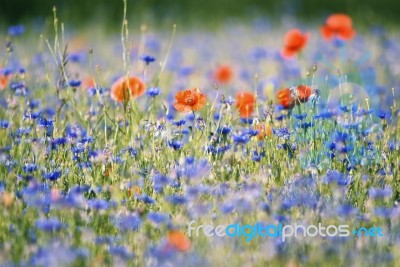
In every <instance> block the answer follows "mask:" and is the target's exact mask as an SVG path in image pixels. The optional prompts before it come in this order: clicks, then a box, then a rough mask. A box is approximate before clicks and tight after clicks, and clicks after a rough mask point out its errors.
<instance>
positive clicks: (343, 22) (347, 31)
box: [321, 14, 356, 40]
mask: <svg viewBox="0 0 400 267" xmlns="http://www.w3.org/2000/svg"><path fill="white" fill-rule="evenodd" d="M321 34H322V36H323V37H324V38H325V39H326V40H331V39H332V38H334V37H339V38H341V39H343V40H350V39H352V38H353V37H354V36H355V35H356V31H355V30H354V29H353V22H352V20H351V18H350V17H349V16H347V15H345V14H333V15H330V16H329V17H328V18H327V20H326V22H325V25H324V26H322V27H321Z"/></svg>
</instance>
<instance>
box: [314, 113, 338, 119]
mask: <svg viewBox="0 0 400 267" xmlns="http://www.w3.org/2000/svg"><path fill="white" fill-rule="evenodd" d="M333 115H334V114H332V113H331V112H329V111H327V112H321V113H319V114H317V115H314V119H323V120H325V119H330V118H332V116H333Z"/></svg>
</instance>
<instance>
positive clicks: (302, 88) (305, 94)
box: [297, 85, 312, 103]
mask: <svg viewBox="0 0 400 267" xmlns="http://www.w3.org/2000/svg"><path fill="white" fill-rule="evenodd" d="M311 94H312V89H311V87H309V86H307V85H299V86H297V95H298V97H299V100H300V102H301V103H304V102H307V100H308V98H309V97H310V95H311Z"/></svg>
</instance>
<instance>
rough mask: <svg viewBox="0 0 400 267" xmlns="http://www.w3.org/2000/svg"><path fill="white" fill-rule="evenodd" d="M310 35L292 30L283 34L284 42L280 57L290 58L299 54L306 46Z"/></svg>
mask: <svg viewBox="0 0 400 267" xmlns="http://www.w3.org/2000/svg"><path fill="white" fill-rule="evenodd" d="M309 38H310V33H302V32H301V31H300V30H299V29H292V30H290V31H288V32H287V33H286V34H285V41H284V46H283V49H282V50H281V55H282V56H283V57H284V58H291V57H293V56H294V55H296V54H297V53H299V52H300V51H301V50H302V49H303V48H304V46H305V45H306V44H307V42H308V39H309Z"/></svg>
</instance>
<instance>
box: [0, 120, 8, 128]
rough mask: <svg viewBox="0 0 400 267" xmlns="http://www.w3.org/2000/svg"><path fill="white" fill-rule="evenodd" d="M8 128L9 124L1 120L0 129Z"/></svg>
mask: <svg viewBox="0 0 400 267" xmlns="http://www.w3.org/2000/svg"><path fill="white" fill-rule="evenodd" d="M8 126H10V123H9V122H8V121H6V120H1V121H0V129H7V128H8Z"/></svg>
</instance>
